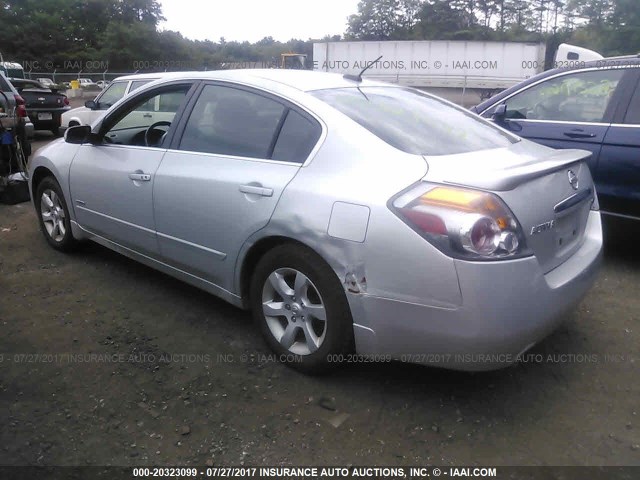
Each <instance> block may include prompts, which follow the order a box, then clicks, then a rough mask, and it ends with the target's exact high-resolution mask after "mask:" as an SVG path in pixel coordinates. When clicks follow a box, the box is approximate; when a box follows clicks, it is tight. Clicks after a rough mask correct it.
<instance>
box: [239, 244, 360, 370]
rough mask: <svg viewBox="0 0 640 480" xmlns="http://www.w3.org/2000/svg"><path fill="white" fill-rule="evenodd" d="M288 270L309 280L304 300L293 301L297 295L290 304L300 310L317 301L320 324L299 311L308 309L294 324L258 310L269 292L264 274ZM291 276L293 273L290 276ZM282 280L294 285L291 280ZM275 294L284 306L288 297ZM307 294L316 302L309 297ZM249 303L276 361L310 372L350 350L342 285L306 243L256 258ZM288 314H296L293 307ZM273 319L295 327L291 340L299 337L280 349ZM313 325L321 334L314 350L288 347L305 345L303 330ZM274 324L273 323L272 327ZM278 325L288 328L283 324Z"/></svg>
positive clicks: (349, 327) (330, 364) (328, 366)
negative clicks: (321, 316) (321, 315)
mask: <svg viewBox="0 0 640 480" xmlns="http://www.w3.org/2000/svg"><path fill="white" fill-rule="evenodd" d="M291 270H294V271H296V272H297V273H301V274H302V276H303V277H306V278H307V280H309V281H310V283H308V284H307V293H306V294H305V295H304V297H306V300H305V301H302V300H301V299H297V302H296V299H295V298H293V300H294V304H292V305H291V306H292V307H294V309H295V310H297V309H298V307H299V306H300V308H302V309H305V308H306V307H305V306H304V304H309V303H318V304H319V305H322V306H323V307H324V312H325V316H326V321H325V322H322V321H319V320H318V319H317V318H314V317H313V314H307V313H304V312H305V311H307V310H302V311H301V312H302V315H307V317H306V319H305V317H304V316H301V317H298V320H297V322H298V325H292V320H291V317H285V316H279V315H277V316H269V317H268V318H269V319H270V320H267V316H266V315H265V313H264V311H263V301H264V295H265V294H267V295H268V291H269V289H270V287H269V285H270V282H269V277H270V275H272V274H273V273H274V272H276V271H287V272H289V271H291ZM293 275H294V276H295V274H293ZM287 283H288V284H289V285H293V283H292V280H290V281H289V282H287ZM316 294H317V295H316ZM278 297H280V298H282V299H283V302H282V304H283V305H284V304H285V303H288V302H289V301H291V299H292V297H289V298H288V300H286V301H285V300H284V297H281V296H279V295H278ZM310 297H313V298H315V300H309V298H310ZM250 304H251V310H252V314H253V318H254V321H255V322H256V324H257V325H258V327H259V328H260V331H261V332H262V335H263V336H264V338H265V340H266V342H267V344H268V345H269V346H270V347H271V349H272V350H273V351H274V352H275V353H276V354H277V355H278V359H279V360H280V361H282V362H283V363H285V364H287V365H288V366H290V367H292V368H295V369H297V370H300V371H302V372H305V373H311V374H317V373H323V372H325V371H328V370H330V369H332V368H335V367H337V366H338V365H339V364H340V362H339V359H340V355H341V354H344V353H347V352H349V351H350V350H351V349H352V346H353V319H352V317H351V311H350V308H349V304H348V302H347V298H346V295H345V292H344V288H343V287H342V285H341V283H340V281H339V280H338V277H337V276H336V274H335V272H334V271H333V270H332V269H331V267H330V266H329V265H328V264H327V263H326V262H325V261H324V260H323V259H322V258H321V257H320V256H318V255H317V254H316V253H315V252H313V251H311V250H310V249H308V248H306V247H303V246H301V245H297V244H284V245H280V246H278V247H276V248H274V249H273V250H271V251H269V252H268V253H266V254H265V255H264V257H262V258H261V259H260V261H259V262H258V265H257V266H256V268H255V271H254V272H253V276H252V278H251V285H250ZM289 310H291V308H290V309H289ZM287 313H288V314H293V315H295V314H294V313H293V311H291V312H287ZM300 319H302V320H300ZM275 321H278V322H279V323H280V324H283V325H288V326H289V327H293V328H294V329H295V330H296V331H297V334H296V338H298V337H299V336H300V335H302V338H303V340H302V341H295V342H294V344H293V345H292V346H291V347H290V348H289V349H288V348H285V346H283V345H282V344H281V343H280V341H279V339H277V338H276V336H275V335H274V333H273V332H272V327H270V326H269V325H270V324H271V325H273V324H274V322H275ZM269 322H271V323H269ZM293 323H296V318H295V317H293ZM303 323H304V325H303ZM312 324H315V326H316V327H317V326H318V324H319V325H320V326H321V327H323V328H324V330H323V331H324V332H325V333H324V335H323V339H322V341H321V343H320V345H319V347H318V348H317V350H315V351H313V352H311V351H310V352H307V353H299V352H297V351H292V350H291V349H295V348H294V347H300V348H308V340H307V339H308V337H307V335H308V334H307V331H308V330H306V329H308V328H314V326H313V325H312ZM276 328H278V327H277V326H276ZM282 328H287V327H284V326H283V327H282ZM315 333H316V332H314V334H315ZM281 338H284V334H283V335H281ZM305 342H306V343H305Z"/></svg>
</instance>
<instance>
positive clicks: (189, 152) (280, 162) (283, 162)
mask: <svg viewBox="0 0 640 480" xmlns="http://www.w3.org/2000/svg"><path fill="white" fill-rule="evenodd" d="M169 152H171V153H184V154H186V155H200V156H203V155H206V156H207V157H217V158H225V159H226V158H228V159H231V160H239V161H250V162H259V163H275V164H278V165H287V166H298V167H302V166H303V164H301V163H300V162H288V161H286V160H271V159H269V158H256V157H241V156H238V155H226V154H224V153H210V152H196V151H194V150H179V149H177V148H170V149H168V150H167V153H169Z"/></svg>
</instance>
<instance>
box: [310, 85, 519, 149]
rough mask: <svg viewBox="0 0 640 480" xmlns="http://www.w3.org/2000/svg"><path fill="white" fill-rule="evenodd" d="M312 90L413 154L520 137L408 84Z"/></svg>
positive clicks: (488, 146)
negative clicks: (400, 86) (401, 85)
mask: <svg viewBox="0 0 640 480" xmlns="http://www.w3.org/2000/svg"><path fill="white" fill-rule="evenodd" d="M311 94H312V95H313V96H315V97H317V98H319V99H320V100H323V101H324V102H326V103H328V104H329V105H331V106H332V107H334V108H335V109H337V110H339V111H340V112H342V113H344V114H345V115H347V116H348V117H350V118H351V119H352V120H354V121H356V122H357V123H359V124H360V125H362V126H363V127H364V128H366V129H367V130H369V131H370V132H371V133H373V134H374V135H376V136H377V137H378V138H380V139H381V140H383V141H385V142H386V143H388V144H389V145H391V146H393V147H395V148H397V149H399V150H402V151H403V152H407V153H412V154H415V155H452V154H456V153H466V152H472V151H477V150H488V149H493V148H501V147H508V146H509V145H512V144H513V143H516V142H518V141H519V139H518V138H517V137H515V136H513V135H510V134H508V133H506V132H504V131H503V130H500V129H499V128H497V127H495V126H494V125H492V124H490V123H489V122H487V121H484V120H480V119H479V118H478V117H476V116H475V115H473V114H471V113H470V112H467V111H466V110H464V109H462V108H459V107H454V106H451V105H449V104H448V103H446V102H444V101H443V100H440V99H439V98H437V97H433V96H430V95H426V94H424V93H422V92H420V91H418V90H414V89H410V88H399V87H361V88H356V87H352V88H337V89H330V90H317V91H314V92H311Z"/></svg>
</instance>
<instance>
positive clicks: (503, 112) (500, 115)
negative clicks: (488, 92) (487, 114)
mask: <svg viewBox="0 0 640 480" xmlns="http://www.w3.org/2000/svg"><path fill="white" fill-rule="evenodd" d="M491 118H492V119H493V121H494V122H496V123H504V121H505V119H506V118H507V104H506V103H501V104H500V105H498V106H497V107H496V109H495V110H494V111H493V113H492V114H491Z"/></svg>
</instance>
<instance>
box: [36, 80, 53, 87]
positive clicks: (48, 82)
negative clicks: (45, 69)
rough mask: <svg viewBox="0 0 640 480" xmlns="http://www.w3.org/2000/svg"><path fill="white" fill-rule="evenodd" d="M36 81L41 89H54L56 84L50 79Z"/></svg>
mask: <svg viewBox="0 0 640 480" xmlns="http://www.w3.org/2000/svg"><path fill="white" fill-rule="evenodd" d="M36 81H37V82H38V83H39V84H40V85H42V86H43V87H46V88H51V87H55V86H56V83H55V82H54V81H53V80H51V79H50V78H36Z"/></svg>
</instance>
